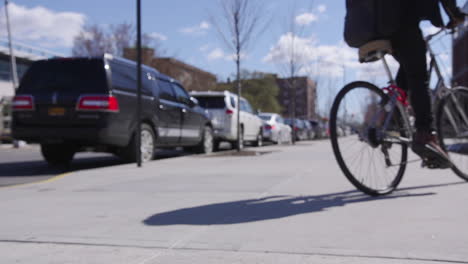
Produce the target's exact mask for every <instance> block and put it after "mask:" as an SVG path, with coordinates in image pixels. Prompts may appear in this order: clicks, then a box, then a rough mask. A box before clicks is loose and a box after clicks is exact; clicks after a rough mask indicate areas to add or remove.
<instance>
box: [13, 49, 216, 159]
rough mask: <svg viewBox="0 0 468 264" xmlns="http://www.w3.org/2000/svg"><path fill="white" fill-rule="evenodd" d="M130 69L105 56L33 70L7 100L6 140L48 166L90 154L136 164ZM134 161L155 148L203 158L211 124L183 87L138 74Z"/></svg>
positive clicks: (148, 71) (39, 64) (150, 72)
mask: <svg viewBox="0 0 468 264" xmlns="http://www.w3.org/2000/svg"><path fill="white" fill-rule="evenodd" d="M136 80H137V75H136V63H135V62H133V61H129V60H126V59H122V58H116V57H114V56H111V55H108V54H106V55H104V56H102V57H97V58H56V59H49V60H40V61H36V62H34V63H33V64H32V65H31V67H30V68H29V70H28V71H27V73H26V74H25V75H24V77H23V79H22V80H21V83H20V86H19V88H18V90H17V93H16V96H15V97H14V98H13V103H12V106H13V128H12V131H13V136H14V138H15V139H21V140H25V141H28V142H37V143H40V144H41V151H42V154H43V156H44V158H45V160H46V161H47V162H48V163H49V164H63V163H68V162H70V161H71V160H72V159H73V156H74V154H75V153H76V152H78V151H81V150H84V149H86V150H88V149H90V148H91V149H93V150H95V151H104V152H111V153H114V154H116V155H118V156H120V157H122V158H124V159H125V160H128V161H133V160H135V159H136V157H137V156H136V146H137V143H136V137H137V135H136V130H137V118H136V109H137V88H136V87H137V84H136ZM141 93H142V96H141V99H142V100H141V110H142V113H141V120H140V121H141V122H142V125H141V135H140V138H141V150H142V155H141V158H142V160H143V161H149V160H151V159H152V158H153V156H154V152H155V148H156V147H164V148H168V147H179V146H181V147H190V148H193V149H194V150H196V151H197V152H205V153H209V152H211V151H212V147H213V136H212V125H211V121H210V120H209V119H208V117H207V116H206V115H205V114H204V111H203V109H202V108H201V107H199V106H198V104H197V102H196V100H195V99H192V98H190V96H189V94H188V93H187V92H186V91H185V89H184V88H183V87H182V85H181V84H180V83H179V82H177V81H175V80H173V79H171V78H169V77H167V76H165V75H163V74H161V73H159V72H158V71H156V70H155V69H153V68H150V67H147V66H143V67H142V89H141Z"/></svg>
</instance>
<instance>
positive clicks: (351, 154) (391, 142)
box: [330, 82, 408, 196]
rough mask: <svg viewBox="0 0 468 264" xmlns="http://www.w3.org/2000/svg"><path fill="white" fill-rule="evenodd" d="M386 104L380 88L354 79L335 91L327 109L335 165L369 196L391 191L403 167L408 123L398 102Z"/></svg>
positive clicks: (400, 176)
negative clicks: (391, 104)
mask: <svg viewBox="0 0 468 264" xmlns="http://www.w3.org/2000/svg"><path fill="white" fill-rule="evenodd" d="M389 105H390V104H389V97H388V96H387V95H386V94H384V92H383V91H382V90H381V89H379V88H377V87H376V86H374V85H373V84H371V83H367V82H353V83H350V84H348V85H346V86H345V87H344V88H343V89H342V90H341V91H340V92H339V93H338V95H337V96H336V98H335V101H334V102H333V106H332V109H331V112H330V139H331V142H332V147H333V152H334V154H335V158H336V160H337V162H338V165H339V166H340V168H341V170H342V171H343V173H344V174H345V176H346V178H348V180H349V181H350V182H351V183H352V184H353V185H354V186H355V187H356V188H358V189H359V190H361V191H362V192H364V193H366V194H368V195H372V196H378V195H384V194H389V193H391V192H392V191H394V190H395V189H396V187H397V186H398V184H399V183H400V181H401V179H402V178H403V174H404V172H405V169H406V160H407V155H408V150H407V149H408V145H407V143H405V142H404V140H402V138H407V137H408V130H407V129H408V128H407V126H406V124H407V123H406V122H405V121H404V119H403V116H402V113H401V109H400V108H399V107H398V105H397V104H394V105H393V107H391V106H389ZM387 108H391V109H387ZM387 116H390V117H388V118H387ZM385 120H388V121H387V122H385ZM346 131H349V132H350V133H346Z"/></svg>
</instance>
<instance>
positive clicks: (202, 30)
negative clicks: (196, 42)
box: [179, 21, 211, 35]
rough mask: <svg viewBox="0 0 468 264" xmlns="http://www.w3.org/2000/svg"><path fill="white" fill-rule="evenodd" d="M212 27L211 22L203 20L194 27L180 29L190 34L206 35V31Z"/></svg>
mask: <svg viewBox="0 0 468 264" xmlns="http://www.w3.org/2000/svg"><path fill="white" fill-rule="evenodd" d="M210 28H211V24H210V23H208V22H206V21H202V22H201V23H200V24H199V25H196V26H193V27H185V28H182V29H180V30H179V31H180V32H182V33H184V34H189V35H205V34H206V32H207V31H208V30H209V29H210Z"/></svg>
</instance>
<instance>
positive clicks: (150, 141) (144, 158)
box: [119, 124, 156, 162]
mask: <svg viewBox="0 0 468 264" xmlns="http://www.w3.org/2000/svg"><path fill="white" fill-rule="evenodd" d="M135 136H136V133H134V135H133V136H132V139H131V140H130V143H129V144H128V145H127V146H126V147H124V148H123V149H122V150H121V153H120V155H119V156H120V157H121V158H122V159H123V160H124V161H125V162H135V161H136V160H137V156H136V151H137V145H136V139H135ZM140 137H141V147H140V149H141V162H148V161H151V160H152V159H153V158H154V154H155V142H156V136H155V135H154V131H153V129H152V128H151V126H149V125H148V124H142V125H141V135H140Z"/></svg>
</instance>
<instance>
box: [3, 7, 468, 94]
mask: <svg viewBox="0 0 468 264" xmlns="http://www.w3.org/2000/svg"><path fill="white" fill-rule="evenodd" d="M220 1H222V0H171V1H167V0H141V2H142V10H143V11H142V25H143V32H146V33H149V34H152V35H153V36H155V37H157V38H159V41H160V43H161V46H162V48H163V49H164V50H165V51H166V52H167V53H166V55H167V56H173V57H175V58H177V59H179V60H182V61H184V62H186V63H189V64H192V65H194V66H196V67H199V68H201V69H203V70H205V71H208V72H211V73H213V74H215V75H217V76H218V77H219V78H220V79H221V80H225V79H226V78H227V77H228V76H230V75H231V74H232V73H234V72H235V64H234V62H233V61H232V59H230V56H229V55H230V54H231V51H229V50H227V49H226V48H225V46H224V45H223V43H222V42H221V41H220V38H219V37H218V35H217V33H216V30H215V28H214V26H213V25H212V24H211V22H210V19H209V17H210V14H214V15H215V16H216V15H217V14H219V12H217V11H218V10H219V5H220ZM251 1H253V2H260V1H261V3H263V10H264V13H265V18H266V19H271V20H269V21H270V22H269V23H268V26H267V27H266V30H265V32H263V33H262V34H260V35H259V36H255V37H254V38H252V43H251V46H250V48H249V49H248V50H247V52H246V54H245V55H246V56H245V58H244V59H243V64H242V68H245V69H248V70H251V71H253V70H257V71H263V72H272V73H277V74H279V75H285V69H284V63H283V61H284V58H283V57H282V56H283V55H284V52H283V51H284V50H285V49H288V45H289V44H288V43H289V42H288V36H289V37H290V36H291V34H289V35H288V34H287V27H286V26H285V24H286V23H287V22H288V17H289V21H291V20H292V19H293V20H294V21H295V23H296V25H297V26H299V27H300V29H302V30H303V31H302V34H300V35H298V36H296V37H297V39H296V41H295V43H296V44H295V45H297V47H296V48H295V49H296V50H298V54H297V56H298V57H299V58H300V60H301V64H302V66H303V67H302V68H301V72H300V74H302V75H308V76H311V78H313V79H319V80H320V81H321V82H320V84H321V85H320V89H321V91H320V92H319V94H322V95H325V94H327V93H328V94H334V93H335V92H336V91H337V89H338V88H339V87H341V86H342V84H343V83H344V82H346V81H351V80H354V79H357V78H359V79H362V78H364V79H368V80H375V79H376V76H382V67H381V66H380V65H377V66H376V65H375V64H374V65H359V63H357V52H356V50H355V49H351V48H348V47H347V46H346V45H345V44H344V42H343V37H342V35H343V34H342V32H343V20H344V15H345V1H344V0H251ZM465 2H466V0H457V3H458V4H459V5H463V4H464V3H465ZM10 3H11V5H10V20H11V21H12V29H13V35H14V39H15V40H16V41H19V42H21V43H26V44H29V45H33V46H35V47H40V48H45V49H48V50H52V51H55V52H59V53H62V54H65V55H70V54H71V48H72V41H73V37H74V36H75V35H76V34H77V33H78V32H79V30H80V28H81V27H82V26H83V25H85V24H99V25H104V26H105V25H111V24H118V23H122V22H132V23H135V19H136V1H131V0H93V1H91V0H80V1H64V0H34V1H31V0H10ZM0 8H1V9H2V10H1V13H0V38H5V36H6V30H4V28H5V23H4V21H5V19H4V12H3V1H2V3H1V5H0ZM292 13H294V15H292ZM292 17H294V18H292ZM422 27H423V28H424V29H425V31H431V30H433V28H431V27H430V25H429V24H428V23H424V24H423V25H422ZM449 41H450V38H448V37H447V38H446V39H445V40H444V41H443V42H441V43H439V44H441V45H439V48H441V49H442V50H444V53H443V54H441V55H443V57H444V58H443V59H444V60H445V63H446V64H447V65H448V71H450V53H447V52H448V51H447V47H450V42H449ZM391 65H392V68H393V69H396V68H397V66H398V65H397V64H396V62H394V61H391ZM343 69H346V70H345V71H343ZM343 76H344V77H345V78H343ZM329 97H331V96H329Z"/></svg>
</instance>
